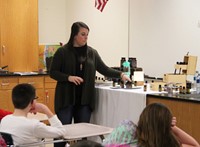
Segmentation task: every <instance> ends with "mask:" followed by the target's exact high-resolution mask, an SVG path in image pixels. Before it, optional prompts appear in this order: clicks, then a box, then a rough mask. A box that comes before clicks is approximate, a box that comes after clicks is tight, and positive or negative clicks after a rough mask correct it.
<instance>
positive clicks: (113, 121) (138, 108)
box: [91, 86, 158, 127]
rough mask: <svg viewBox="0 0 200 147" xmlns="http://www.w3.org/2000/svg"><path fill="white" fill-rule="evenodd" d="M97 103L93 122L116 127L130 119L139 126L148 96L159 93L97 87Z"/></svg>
mask: <svg viewBox="0 0 200 147" xmlns="http://www.w3.org/2000/svg"><path fill="white" fill-rule="evenodd" d="M96 92H97V103H96V107H95V110H94V112H93V114H92V118H91V122H92V123H94V124H99V125H103V126H108V127H116V125H118V124H119V123H120V122H121V121H122V120H124V119H129V120H132V121H133V122H134V123H136V124H137V122H138V120H139V116H140V114H141V112H142V110H143V109H144V108H145V106H146V94H150V93H158V92H155V91H150V90H147V91H146V92H144V91H143V88H140V89H111V88H110V87H109V86H96Z"/></svg>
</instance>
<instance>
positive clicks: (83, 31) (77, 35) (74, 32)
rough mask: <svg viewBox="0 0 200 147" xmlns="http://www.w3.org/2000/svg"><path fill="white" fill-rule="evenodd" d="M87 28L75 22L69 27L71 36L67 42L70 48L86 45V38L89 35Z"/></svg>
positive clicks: (83, 24)
mask: <svg viewBox="0 0 200 147" xmlns="http://www.w3.org/2000/svg"><path fill="white" fill-rule="evenodd" d="M89 30H90V29H89V27H88V26H87V25H86V24H85V23H83V22H75V23H73V24H72V27H71V35H70V38H69V41H68V44H69V45H70V46H73V45H75V46H77V45H78V47H79V46H84V45H85V44H87V36H88V33H89Z"/></svg>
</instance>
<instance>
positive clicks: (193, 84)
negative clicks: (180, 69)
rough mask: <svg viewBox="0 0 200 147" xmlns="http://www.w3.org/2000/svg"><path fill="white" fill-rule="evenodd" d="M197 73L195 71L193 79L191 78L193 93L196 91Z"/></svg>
mask: <svg viewBox="0 0 200 147" xmlns="http://www.w3.org/2000/svg"><path fill="white" fill-rule="evenodd" d="M198 74H199V72H198V71H196V72H195V74H194V77H193V82H192V89H193V90H194V91H196V88H197V76H198Z"/></svg>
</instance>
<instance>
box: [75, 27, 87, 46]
mask: <svg viewBox="0 0 200 147" xmlns="http://www.w3.org/2000/svg"><path fill="white" fill-rule="evenodd" d="M88 33H89V31H88V29H86V28H80V29H79V32H78V34H77V35H76V36H75V37H74V47H81V46H84V45H85V44H86V43H87V38H88Z"/></svg>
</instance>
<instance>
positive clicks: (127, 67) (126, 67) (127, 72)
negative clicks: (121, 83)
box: [123, 61, 131, 77]
mask: <svg viewBox="0 0 200 147" xmlns="http://www.w3.org/2000/svg"><path fill="white" fill-rule="evenodd" d="M123 73H124V74H125V75H127V76H128V77H130V75H131V71H130V62H128V61H124V62H123Z"/></svg>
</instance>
